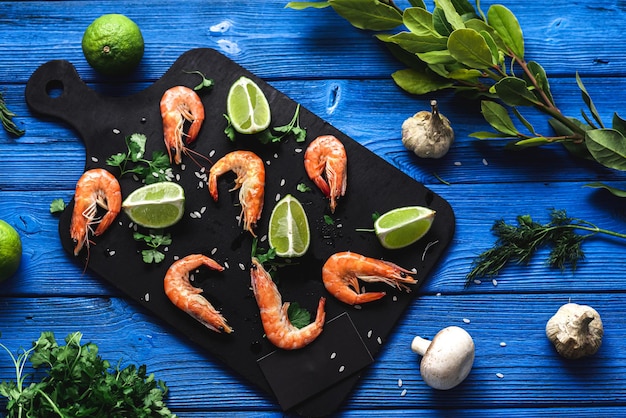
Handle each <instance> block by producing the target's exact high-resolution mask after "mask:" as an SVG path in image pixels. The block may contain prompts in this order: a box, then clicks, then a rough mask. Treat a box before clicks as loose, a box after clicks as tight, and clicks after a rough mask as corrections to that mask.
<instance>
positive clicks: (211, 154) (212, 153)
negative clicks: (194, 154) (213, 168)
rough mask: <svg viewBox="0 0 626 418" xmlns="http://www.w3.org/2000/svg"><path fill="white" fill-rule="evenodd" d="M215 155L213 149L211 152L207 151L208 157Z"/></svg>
mask: <svg viewBox="0 0 626 418" xmlns="http://www.w3.org/2000/svg"><path fill="white" fill-rule="evenodd" d="M214 155H215V150H214V149H212V150H211V152H209V158H211V157H213V156H214Z"/></svg>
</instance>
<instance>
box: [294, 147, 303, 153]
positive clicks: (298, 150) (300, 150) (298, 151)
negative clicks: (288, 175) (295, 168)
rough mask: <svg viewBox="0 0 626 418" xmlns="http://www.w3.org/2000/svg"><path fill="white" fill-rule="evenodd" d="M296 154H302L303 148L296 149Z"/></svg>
mask: <svg viewBox="0 0 626 418" xmlns="http://www.w3.org/2000/svg"><path fill="white" fill-rule="evenodd" d="M294 151H295V152H297V153H298V154H299V153H301V152H302V148H296V149H294Z"/></svg>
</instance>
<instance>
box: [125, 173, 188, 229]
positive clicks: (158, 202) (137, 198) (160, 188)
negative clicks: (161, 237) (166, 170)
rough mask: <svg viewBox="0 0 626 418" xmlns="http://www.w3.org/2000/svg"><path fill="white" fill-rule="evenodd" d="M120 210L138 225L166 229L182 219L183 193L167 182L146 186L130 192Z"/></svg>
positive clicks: (177, 186)
mask: <svg viewBox="0 0 626 418" xmlns="http://www.w3.org/2000/svg"><path fill="white" fill-rule="evenodd" d="M122 209H124V212H126V214H127V215H128V217H129V218H130V219H131V221H133V222H135V223H136V224H138V225H141V226H143V227H146V228H154V229H160V228H167V227H168V226H172V225H174V224H175V223H177V222H178V221H180V219H181V218H182V217H183V212H184V211H185V191H184V190H183V188H182V187H181V186H180V185H179V184H177V183H172V182H169V181H166V182H160V183H153V184H148V185H146V186H143V187H140V188H139V189H137V190H135V191H134V192H132V193H131V194H130V195H128V197H127V198H126V199H125V200H124V202H122Z"/></svg>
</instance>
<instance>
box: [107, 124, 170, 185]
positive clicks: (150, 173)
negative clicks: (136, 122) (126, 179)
mask: <svg viewBox="0 0 626 418" xmlns="http://www.w3.org/2000/svg"><path fill="white" fill-rule="evenodd" d="M125 141H126V148H127V151H126V152H120V153H117V154H114V155H111V156H110V157H109V158H108V159H107V161H106V163H107V165H109V166H111V167H118V168H119V169H120V177H121V176H123V175H125V174H134V175H136V176H137V177H139V179H140V180H143V181H145V183H146V184H151V183H157V182H160V181H171V180H172V179H173V178H174V174H173V173H172V168H171V166H170V161H169V158H168V156H167V155H166V154H165V153H164V152H162V151H154V152H153V153H152V158H151V159H150V160H148V159H146V158H145V157H144V154H145V152H146V141H147V138H146V136H145V135H144V134H139V133H134V134H132V135H129V136H127V137H126V138H125Z"/></svg>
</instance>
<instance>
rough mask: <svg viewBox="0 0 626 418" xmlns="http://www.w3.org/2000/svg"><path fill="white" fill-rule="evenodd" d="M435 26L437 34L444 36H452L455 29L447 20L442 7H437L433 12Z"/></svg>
mask: <svg viewBox="0 0 626 418" xmlns="http://www.w3.org/2000/svg"><path fill="white" fill-rule="evenodd" d="M433 26H434V27H435V30H436V31H437V33H439V34H440V35H442V36H450V34H451V33H452V31H454V28H453V27H452V25H451V24H450V23H449V22H448V20H447V19H446V14H445V12H444V11H443V9H441V7H435V10H433Z"/></svg>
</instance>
